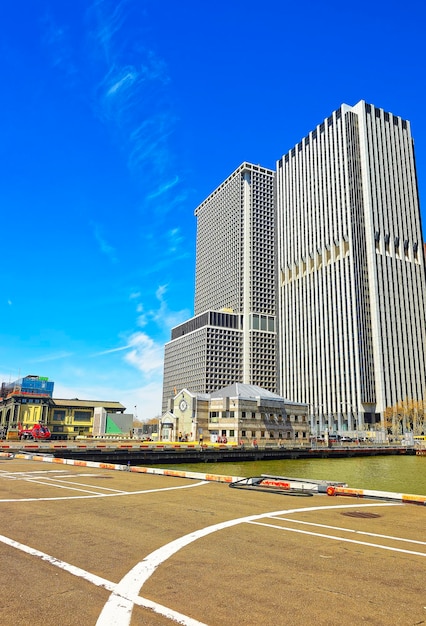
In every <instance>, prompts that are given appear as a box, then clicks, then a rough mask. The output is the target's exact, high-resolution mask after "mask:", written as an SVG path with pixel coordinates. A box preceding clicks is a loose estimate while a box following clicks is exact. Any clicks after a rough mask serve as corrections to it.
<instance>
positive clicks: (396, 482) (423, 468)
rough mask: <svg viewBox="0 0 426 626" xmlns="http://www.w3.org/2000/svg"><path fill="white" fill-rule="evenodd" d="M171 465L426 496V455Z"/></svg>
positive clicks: (244, 475) (206, 470) (190, 468)
mask: <svg viewBox="0 0 426 626" xmlns="http://www.w3.org/2000/svg"><path fill="white" fill-rule="evenodd" d="M162 467H164V466H162ZM167 467H168V468H173V469H177V470H184V471H191V472H203V473H206V472H211V473H212V474H225V475H226V476H241V477H246V476H260V475H261V474H271V475H274V476H287V477H291V478H305V479H307V478H313V479H316V480H335V481H341V482H345V483H347V484H348V486H349V487H351V488H353V489H373V490H380V491H392V492H396V493H407V494H417V495H422V496H425V495H426V456H405V455H404V456H372V457H365V458H364V457H363V458H357V457H351V458H345V459H297V460H279V461H246V462H243V463H190V464H179V465H168V466H167Z"/></svg>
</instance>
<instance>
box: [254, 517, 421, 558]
mask: <svg viewBox="0 0 426 626" xmlns="http://www.w3.org/2000/svg"><path fill="white" fill-rule="evenodd" d="M249 523H250V524H256V525H258V526H265V527H267V528H276V529H277V530H286V531H287V532H290V533H299V534H301V535H311V537H322V538H323V539H333V540H335V541H343V542H344V543H356V544H358V545H360V546H368V547H370V548H380V550H390V551H391V552H402V553H403V554H413V555H414V556H425V557H426V552H415V551H414V550H404V549H403V548H393V547H392V546H383V545H381V544H380V543H369V542H368V541H357V540H356V539H348V537H339V536H337V535H326V534H324V533H314V532H313V531H310V530H302V529H301V528H289V527H287V526H278V524H266V523H264V522H256V521H250V522H249Z"/></svg>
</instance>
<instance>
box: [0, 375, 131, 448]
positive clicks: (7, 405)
mask: <svg viewBox="0 0 426 626" xmlns="http://www.w3.org/2000/svg"><path fill="white" fill-rule="evenodd" d="M54 385H55V383H54V382H53V381H50V380H49V379H48V378H47V377H45V376H35V375H29V376H25V377H23V378H20V379H18V380H16V381H14V382H11V383H2V385H1V390H0V435H1V436H2V437H9V438H17V437H18V424H21V425H22V427H23V428H24V429H30V428H32V427H33V426H34V425H35V424H38V423H40V422H41V423H43V424H44V425H45V426H47V427H48V428H49V430H50V432H51V434H52V439H74V438H75V437H77V436H92V435H104V434H122V433H123V432H124V433H125V434H126V435H128V434H129V431H131V430H132V428H133V415H130V414H126V413H125V407H124V406H123V405H122V404H121V403H120V402H111V401H108V400H80V399H78V398H73V399H59V398H53V390H54Z"/></svg>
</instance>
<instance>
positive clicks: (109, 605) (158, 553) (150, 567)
mask: <svg viewBox="0 0 426 626" xmlns="http://www.w3.org/2000/svg"><path fill="white" fill-rule="evenodd" d="M379 506H401V505H400V504H399V503H391V502H384V503H374V504H361V505H360V504H352V505H347V504H338V505H330V506H313V507H305V508H301V509H286V510H282V511H275V512H270V513H261V514H257V515H248V516H246V517H240V518H237V519H233V520H228V521H226V522H220V523H218V524H213V525H212V526H207V527H205V528H201V529H200V530H197V531H194V532H192V533H189V534H188V535H184V536H183V537H180V538H179V539H175V540H174V541H171V542H170V543H168V544H166V545H164V546H162V547H161V548H158V549H157V550H154V552H151V554H149V555H148V556H147V557H145V558H144V559H143V560H142V561H140V562H139V563H138V564H137V565H135V567H133V568H132V569H131V570H130V571H129V572H128V573H127V574H126V575H125V576H124V577H123V578H122V579H121V580H120V582H119V583H118V584H117V587H116V589H115V591H114V592H113V593H112V594H111V595H110V597H109V598H108V601H107V602H106V604H105V606H104V608H103V609H102V612H101V614H100V616H99V619H98V621H97V622H96V626H111V624H120V626H127V625H128V624H130V620H131V617H132V606H131V603H130V602H126V603H123V602H122V597H123V596H124V597H129V596H133V595H137V594H138V593H139V592H140V590H141V589H142V587H143V585H144V584H145V583H146V581H147V580H148V579H149V578H150V577H151V576H152V574H153V573H154V572H155V570H156V569H157V567H159V566H160V565H162V564H163V563H164V561H166V560H167V559H169V558H170V557H171V556H173V555H174V554H176V552H178V551H179V550H181V549H182V548H184V547H186V546H188V545H189V544H191V543H193V542H194V541H197V540H198V539H200V538H201V537H206V536H207V535H210V534H212V533H215V532H217V531H219V530H223V529H225V528H231V527H232V526H237V525H238V524H243V523H245V522H255V521H256V520H260V519H264V518H267V517H273V516H278V515H288V514H291V513H304V512H308V511H321V510H328V509H348V508H359V507H379Z"/></svg>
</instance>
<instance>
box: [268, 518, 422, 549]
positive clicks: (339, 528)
mask: <svg viewBox="0 0 426 626" xmlns="http://www.w3.org/2000/svg"><path fill="white" fill-rule="evenodd" d="M271 519H278V520H280V521H282V522H293V523H294V524H303V525H305V526H315V527H316V528H328V529H330V530H340V531H342V532H345V533H355V534H356V535H367V536H368V537H378V538H380V539H390V540H392V541H403V542H406V543H417V544H419V545H421V546H426V541H417V540H416V539H404V538H403V537H393V536H392V535H380V534H378V533H368V532H366V531H365V530H356V529H354V528H341V527H340V526H329V525H328V524H316V523H314V522H304V521H302V520H295V519H292V518H291V517H288V518H286V517H276V518H273V517H272V516H271Z"/></svg>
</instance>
